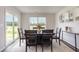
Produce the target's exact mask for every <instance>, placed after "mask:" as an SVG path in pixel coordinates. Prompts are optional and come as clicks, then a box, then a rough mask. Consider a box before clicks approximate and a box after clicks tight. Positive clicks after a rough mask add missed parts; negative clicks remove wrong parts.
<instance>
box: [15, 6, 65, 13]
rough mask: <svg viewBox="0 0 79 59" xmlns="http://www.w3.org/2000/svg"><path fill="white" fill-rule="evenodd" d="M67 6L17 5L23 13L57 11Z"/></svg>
mask: <svg viewBox="0 0 79 59" xmlns="http://www.w3.org/2000/svg"><path fill="white" fill-rule="evenodd" d="M64 7H65V6H17V7H16V8H18V10H20V11H21V12H22V13H57V12H58V11H60V10H61V9H63V8H64Z"/></svg>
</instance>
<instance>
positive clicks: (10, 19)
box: [5, 12, 13, 45]
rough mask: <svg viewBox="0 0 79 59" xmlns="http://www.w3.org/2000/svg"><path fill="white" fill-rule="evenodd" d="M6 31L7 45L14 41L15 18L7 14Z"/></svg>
mask: <svg viewBox="0 0 79 59" xmlns="http://www.w3.org/2000/svg"><path fill="white" fill-rule="evenodd" d="M5 28H6V29H5V31H6V45H7V44H9V43H10V42H12V41H13V16H12V14H10V13H8V12H6V15H5Z"/></svg>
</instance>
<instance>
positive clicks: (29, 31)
mask: <svg viewBox="0 0 79 59" xmlns="http://www.w3.org/2000/svg"><path fill="white" fill-rule="evenodd" d="M25 33H26V34H28V33H30V34H31V33H37V30H25Z"/></svg>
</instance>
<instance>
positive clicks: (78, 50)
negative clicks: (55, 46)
mask: <svg viewBox="0 0 79 59" xmlns="http://www.w3.org/2000/svg"><path fill="white" fill-rule="evenodd" d="M61 41H62V42H63V43H64V44H65V45H67V46H68V47H69V48H71V49H72V50H74V51H75V47H74V46H72V45H71V44H69V43H68V42H66V41H64V40H61ZM77 52H79V49H78V48H77Z"/></svg>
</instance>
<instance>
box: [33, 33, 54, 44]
mask: <svg viewBox="0 0 79 59" xmlns="http://www.w3.org/2000/svg"><path fill="white" fill-rule="evenodd" d="M33 34H36V35H37V45H41V41H42V36H43V35H46V34H47V35H51V36H52V37H53V35H54V34H55V33H33ZM52 37H51V39H52Z"/></svg>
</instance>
